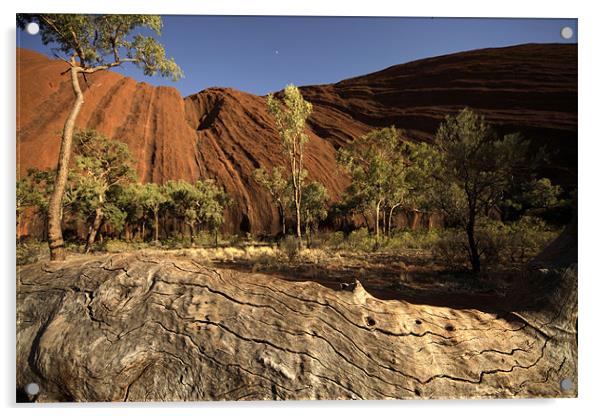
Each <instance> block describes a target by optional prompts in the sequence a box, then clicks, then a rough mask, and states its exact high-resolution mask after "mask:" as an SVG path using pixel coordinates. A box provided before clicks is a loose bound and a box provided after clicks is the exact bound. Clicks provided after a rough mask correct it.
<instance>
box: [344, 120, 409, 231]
mask: <svg viewBox="0 0 602 416" xmlns="http://www.w3.org/2000/svg"><path fill="white" fill-rule="evenodd" d="M402 144H403V141H402V138H401V134H400V132H399V131H398V130H397V129H396V128H395V127H387V128H383V129H379V130H373V131H371V132H369V133H367V134H365V135H364V136H361V137H358V138H356V139H355V140H353V141H352V142H350V143H349V144H348V145H346V146H344V147H341V148H340V149H339V151H338V154H337V160H338V162H339V164H340V165H341V166H342V167H343V168H344V169H345V171H346V172H347V173H348V174H349V175H350V176H351V185H350V186H349V187H348V188H347V190H346V193H347V199H348V200H355V201H356V204H357V205H358V206H363V207H369V209H370V210H371V211H372V212H374V218H375V220H374V232H375V235H376V239H377V241H378V240H379V238H380V228H381V225H380V212H381V209H382V207H383V206H384V204H385V203H386V202H387V199H388V198H389V197H391V196H392V195H393V194H392V192H393V189H392V188H395V187H396V186H402V185H403V177H400V178H398V175H399V174H400V171H401V170H402V165H401V159H400V158H401V146H402ZM398 179H400V180H401V185H400V184H399V180H398ZM400 198H401V195H400Z"/></svg>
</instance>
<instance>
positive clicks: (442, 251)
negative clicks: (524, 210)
mask: <svg viewBox="0 0 602 416" xmlns="http://www.w3.org/2000/svg"><path fill="white" fill-rule="evenodd" d="M557 235H558V232H557V231H554V230H552V229H550V228H549V227H547V225H546V224H545V223H544V222H543V221H541V220H540V219H538V218H535V217H530V216H525V217H523V218H521V219H520V220H519V221H516V222H512V223H508V224H506V223H503V222H501V221H492V220H483V221H481V222H480V223H479V224H478V226H477V227H476V229H475V239H476V240H477V244H478V248H479V252H480V253H481V261H482V264H483V266H484V267H486V268H493V267H495V266H500V265H501V266H510V265H514V266H518V267H520V266H522V265H524V264H525V263H527V262H528V261H529V260H530V259H531V258H533V257H534V256H535V255H537V254H538V253H539V252H540V251H541V250H543V249H544V248H545V247H546V246H547V245H548V244H549V243H550V242H551V241H552V240H553V239H554V238H555V237H556V236H557ZM433 254H434V255H435V257H436V258H439V259H440V260H441V261H442V262H444V263H445V264H447V265H448V266H451V267H453V268H458V267H467V266H468V265H469V257H468V248H467V242H466V234H465V232H464V230H460V229H450V230H445V231H443V232H441V238H440V239H439V241H437V243H435V244H434V247H433Z"/></svg>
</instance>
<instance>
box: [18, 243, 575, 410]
mask: <svg viewBox="0 0 602 416" xmlns="http://www.w3.org/2000/svg"><path fill="white" fill-rule="evenodd" d="M575 244H576V243H575ZM564 252H566V250H564ZM560 257H562V256H559V255H557V254H555V255H554V256H552V258H553V259H554V261H556V260H557V259H558V258H560ZM575 257H576V247H575ZM17 276H18V279H17V301H16V305H17V335H16V341H17V342H16V387H17V389H24V388H25V386H26V385H27V384H28V383H32V382H35V383H37V384H38V385H39V386H40V395H38V397H37V400H38V401H41V402H44V401H102V402H104V401H147V400H153V401H183V400H190V401H192V400H280V399H289V400H304V399H305V400H307V399H327V400H334V399H374V400H376V399H427V398H430V399H451V398H456V399H457V398H489V399H491V398H518V397H531V398H533V397H575V396H576V395H577V389H578V384H577V383H578V378H577V342H576V341H577V338H576V335H577V328H576V319H577V274H576V268H575V267H572V266H569V267H568V268H566V267H562V268H558V267H553V266H550V265H549V264H548V263H544V264H541V265H538V266H537V268H535V269H532V270H526V271H525V272H524V275H520V276H516V277H517V281H520V282H531V283H533V284H532V285H530V286H529V287H526V288H525V289H524V290H523V291H520V292H512V296H511V297H508V299H509V301H512V302H514V301H515V300H516V299H517V298H520V297H522V295H524V297H525V298H526V300H527V302H526V303H524V304H512V308H510V307H509V306H508V307H507V309H503V310H501V309H500V308H501V307H502V305H497V304H496V305H494V311H493V312H488V311H487V310H479V309H473V308H471V309H453V308H452V307H447V306H433V305H429V304H413V303H409V302H405V301H404V300H390V301H385V300H380V299H377V298H374V297H373V296H372V295H371V294H370V293H368V292H367V291H366V290H365V289H364V288H363V287H362V285H361V283H360V282H356V284H355V288H354V289H353V291H335V290H332V289H329V288H327V287H324V286H322V285H321V284H318V283H315V282H291V281H286V280H282V279H279V278H276V277H274V276H269V275H265V274H260V273H241V272H237V271H234V270H220V269H214V267H205V266H202V265H200V264H198V263H197V262H195V261H194V260H193V259H185V258H182V257H174V256H169V255H163V256H157V255H148V254H120V255H112V256H103V257H93V258H90V257H84V258H74V259H70V261H69V262H65V263H62V264H60V265H57V264H52V263H50V264H48V263H44V262H40V263H37V264H32V265H28V266H24V267H22V268H20V269H19V273H17ZM125 288H127V290H125ZM517 294H518V295H521V296H516V295H517ZM504 308H506V306H504ZM565 378H568V379H571V380H572V382H573V388H572V389H570V390H567V391H564V390H562V389H561V387H560V385H561V383H560V381H561V380H563V379H565ZM174 381H176V382H174Z"/></svg>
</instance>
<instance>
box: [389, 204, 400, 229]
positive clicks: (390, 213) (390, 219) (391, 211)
mask: <svg viewBox="0 0 602 416" xmlns="http://www.w3.org/2000/svg"><path fill="white" fill-rule="evenodd" d="M400 205H401V204H394V205H393V206H392V207H391V209H390V210H389V224H388V230H387V234H388V235H389V237H390V236H391V222H392V219H393V211H395V208H397V207H398V206H400Z"/></svg>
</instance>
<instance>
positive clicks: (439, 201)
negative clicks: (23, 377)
mask: <svg viewBox="0 0 602 416" xmlns="http://www.w3.org/2000/svg"><path fill="white" fill-rule="evenodd" d="M528 149H529V142H528V141H527V140H524V139H523V138H522V137H521V135H519V134H507V135H504V136H500V135H498V134H497V133H496V131H495V130H494V129H493V128H492V126H491V125H490V124H489V123H488V122H487V121H486V120H485V119H484V117H483V116H480V115H478V114H476V113H474V112H473V111H471V110H469V109H464V110H462V111H461V112H460V113H458V114H457V115H454V116H447V117H446V118H445V121H443V123H441V125H440V127H439V129H438V131H437V134H436V138H435V146H434V147H433V149H432V152H431V153H430V154H428V155H427V154H426V152H425V155H424V156H425V158H427V159H428V160H429V166H430V175H431V177H432V178H433V180H434V182H433V184H434V186H433V188H432V192H431V200H432V201H433V202H434V203H435V205H436V206H437V207H438V208H439V209H440V210H442V211H443V212H444V213H445V215H446V217H447V218H448V220H451V221H453V222H455V223H457V224H459V225H460V226H462V227H463V228H464V231H465V233H466V239H467V243H468V244H467V250H468V256H469V258H470V263H471V266H472V270H473V272H475V273H478V272H479V271H480V270H481V260H480V258H481V254H482V250H481V248H480V247H479V242H478V241H477V239H476V237H475V226H476V224H477V220H478V219H479V218H481V217H484V216H487V215H488V214H489V213H490V211H491V210H492V209H493V208H494V207H497V206H499V205H501V204H502V203H503V202H504V200H505V199H506V198H507V197H508V195H507V191H508V190H509V189H510V188H512V186H513V185H514V184H515V183H516V182H517V181H518V180H520V178H524V177H527V176H528V175H529V173H530V172H532V171H533V168H534V163H535V161H536V159H537V157H531V158H530V157H529V154H528Z"/></svg>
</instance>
